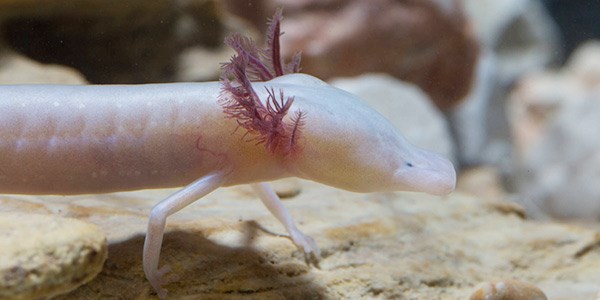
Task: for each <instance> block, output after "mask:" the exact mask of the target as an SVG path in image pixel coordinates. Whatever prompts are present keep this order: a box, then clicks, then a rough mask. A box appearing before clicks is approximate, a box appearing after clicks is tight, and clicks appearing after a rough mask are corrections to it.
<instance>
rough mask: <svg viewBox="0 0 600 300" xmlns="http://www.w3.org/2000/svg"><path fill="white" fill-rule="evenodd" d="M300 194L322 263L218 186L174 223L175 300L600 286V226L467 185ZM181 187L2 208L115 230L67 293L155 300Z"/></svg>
mask: <svg viewBox="0 0 600 300" xmlns="http://www.w3.org/2000/svg"><path fill="white" fill-rule="evenodd" d="M295 189H297V190H299V193H298V194H297V195H296V196H290V197H289V198H286V200H285V201H284V202H285V204H286V206H287V207H288V208H289V209H290V211H291V213H292V214H293V215H294V217H295V218H296V221H297V222H298V226H299V228H300V229H301V230H303V231H304V232H305V233H307V234H309V235H311V236H313V237H314V238H315V239H316V241H317V243H318V244H319V245H320V247H321V250H322V256H323V257H322V259H321V261H320V264H319V268H317V267H314V266H309V265H307V264H306V263H305V260H304V257H303V255H301V253H300V252H298V251H297V250H296V248H295V247H294V246H293V244H292V243H291V241H290V240H289V239H287V238H284V237H281V236H278V235H277V234H279V233H281V234H283V233H284V230H283V228H282V226H281V225H280V224H279V223H277V221H276V220H275V219H274V218H273V217H272V216H270V215H269V213H268V212H267V210H266V208H264V207H263V206H262V204H261V203H260V201H259V200H258V199H257V198H256V197H255V196H254V195H253V194H252V191H251V189H250V188H248V187H245V186H240V187H233V188H227V189H219V190H217V191H215V192H214V193H212V194H210V195H209V196H207V197H206V198H204V199H202V200H200V201H198V202H196V203H194V204H192V205H190V206H189V207H187V208H186V209H184V210H183V211H181V212H179V213H177V214H175V215H174V216H172V217H171V218H169V219H168V221H167V229H168V230H167V233H166V236H165V239H164V242H163V248H162V253H161V265H163V264H169V265H170V266H171V267H172V270H173V271H172V275H173V276H174V278H172V279H173V280H172V281H171V283H169V284H167V285H165V287H166V288H167V289H168V290H169V296H170V299H181V298H185V299H199V298H201V299H248V298H252V299H257V298H260V299H365V298H366V299H468V298H469V295H471V294H472V293H473V292H475V290H476V287H477V285H478V284H479V283H481V282H497V281H498V280H512V279H515V280H521V281H526V282H530V283H532V284H534V285H535V286H537V287H539V288H540V289H541V290H542V291H543V292H544V293H545V294H546V295H547V296H548V299H559V300H561V299H595V298H594V297H595V296H596V293H598V291H600V271H598V270H600V237H599V235H598V234H597V233H596V232H594V231H593V230H588V229H584V228H581V227H576V226H571V225H564V224H558V223H541V222H534V221H529V220H526V219H523V217H522V210H520V209H519V208H518V207H515V206H511V205H504V204H503V203H499V202H492V201H486V200H484V199H478V198H475V197H473V196H468V195H466V194H463V193H461V192H460V191H458V192H455V193H453V194H452V195H450V196H449V197H446V198H439V197H433V196H426V195H421V194H414V193H375V194H356V193H349V192H344V191H340V190H337V189H333V188H329V187H325V186H322V185H318V184H315V183H311V182H306V181H299V185H298V187H297V188H295ZM172 192H174V190H148V191H140V192H129V193H116V194H106V195H83V196H76V197H58V196H52V197H50V196H49V197H40V196H20V197H17V196H3V197H1V198H0V210H8V211H37V212H41V213H58V214H61V215H65V216H69V217H76V218H78V219H82V220H86V221H89V222H92V223H95V224H98V225H99V226H100V227H102V228H103V229H104V230H105V231H106V232H107V233H108V240H109V258H108V260H107V262H106V265H105V268H104V270H103V271H102V272H101V273H100V274H99V275H98V276H97V277H96V278H95V279H94V280H93V281H91V282H90V283H88V284H87V285H85V286H83V287H81V288H79V289H77V290H75V291H73V292H72V293H70V294H68V295H65V296H61V297H59V298H58V299H98V298H119V299H154V298H155V297H156V296H155V294H154V293H153V291H152V289H151V288H150V285H149V284H148V282H147V281H146V279H145V278H144V274H143V271H142V265H141V262H142V244H143V239H144V233H145V229H146V222H147V216H148V214H149V212H150V208H151V207H152V205H154V204H155V203H157V202H158V201H160V200H161V199H164V198H165V197H167V196H168V195H169V194H171V193H172ZM175 277H176V278H175Z"/></svg>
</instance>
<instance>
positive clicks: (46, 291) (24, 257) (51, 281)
mask: <svg viewBox="0 0 600 300" xmlns="http://www.w3.org/2000/svg"><path fill="white" fill-rule="evenodd" d="M106 255H107V243H106V236H105V235H104V233H103V232H102V230H100V228H98V226H95V225H93V224H89V223H86V222H82V221H79V220H74V219H67V218H61V217H58V216H53V215H48V214H31V213H27V212H26V210H25V209H23V210H19V211H11V212H2V213H0V299H7V300H8V299H12V300H15V299H46V298H50V297H53V296H56V295H60V294H64V293H68V292H70V291H72V290H74V289H76V288H77V287H79V286H81V285H82V284H84V283H86V282H88V281H90V280H91V279H92V278H94V277H95V276H96V275H97V274H98V273H99V272H100V270H102V266H103V264H104V261H105V260H106Z"/></svg>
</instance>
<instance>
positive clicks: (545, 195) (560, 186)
mask: <svg viewBox="0 0 600 300" xmlns="http://www.w3.org/2000/svg"><path fill="white" fill-rule="evenodd" d="M599 61H600V46H598V43H595V44H588V45H585V46H582V49H581V50H580V51H578V52H577V53H575V54H574V58H573V60H572V61H571V62H570V63H569V64H568V66H567V67H565V68H564V69H563V70H561V71H559V72H546V73H540V74H534V75H531V76H528V77H527V78H525V79H524V80H522V81H521V82H520V83H519V86H518V88H517V89H516V90H515V92H514V93H513V95H512V97H511V101H510V107H509V108H510V109H509V111H510V112H511V114H510V116H511V125H512V128H513V136H514V137H515V145H516V149H517V156H518V158H517V159H518V164H519V165H520V166H521V167H520V168H519V174H518V175H519V177H518V179H519V186H520V191H521V193H522V196H521V198H522V201H523V203H524V204H525V205H526V207H527V208H528V210H529V211H530V212H532V213H534V214H536V215H537V216H540V217H541V216H544V215H549V216H552V217H559V218H576V219H588V220H596V221H597V220H599V219H600V201H598V199H600V186H599V185H598V184H595V182H598V181H599V180H600V139H598V132H600V118H599V117H598V116H600V101H598V99H600V80H599V78H600V77H599V73H598V70H597V69H595V68H593V67H590V66H594V65H599V63H598V62H599Z"/></svg>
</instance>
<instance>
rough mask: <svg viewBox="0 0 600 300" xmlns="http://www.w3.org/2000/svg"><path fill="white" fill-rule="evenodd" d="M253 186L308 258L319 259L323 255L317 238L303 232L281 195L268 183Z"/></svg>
mask: <svg viewBox="0 0 600 300" xmlns="http://www.w3.org/2000/svg"><path fill="white" fill-rule="evenodd" d="M252 188H253V189H254V191H255V192H256V194H257V195H258V196H259V197H260V200H262V202H263V204H264V205H265V206H266V207H267V209H269V211H270V212H271V214H273V215H274V216H275V218H277V220H279V222H281V224H283V226H284V227H285V229H286V230H287V232H288V233H289V234H290V238H291V239H292V241H293V242H294V244H296V246H297V247H298V248H299V249H300V250H301V251H302V252H304V254H305V255H307V258H308V257H310V256H312V257H314V258H316V259H318V258H319V257H320V256H321V251H320V250H319V246H317V243H315V240H314V239H313V238H311V237H310V236H308V235H306V234H304V233H302V232H301V231H300V230H299V229H298V228H297V227H296V224H295V222H294V219H293V218H292V215H290V213H289V212H288V210H287V209H286V208H285V206H283V203H281V200H280V199H279V196H277V194H275V192H274V191H273V189H272V188H271V186H270V185H269V184H267V183H264V182H261V183H255V184H252Z"/></svg>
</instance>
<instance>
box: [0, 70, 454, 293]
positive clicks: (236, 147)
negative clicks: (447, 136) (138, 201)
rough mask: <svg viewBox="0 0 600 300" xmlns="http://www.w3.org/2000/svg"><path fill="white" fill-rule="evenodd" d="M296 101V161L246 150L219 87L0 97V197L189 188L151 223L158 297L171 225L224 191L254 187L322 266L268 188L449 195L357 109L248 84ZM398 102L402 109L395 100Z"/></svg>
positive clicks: (339, 98)
mask: <svg viewBox="0 0 600 300" xmlns="http://www.w3.org/2000/svg"><path fill="white" fill-rule="evenodd" d="M253 87H254V89H255V90H256V92H257V93H258V94H259V96H260V97H261V99H262V100H263V101H264V99H266V94H267V92H266V90H265V87H269V88H274V89H275V90H276V91H278V90H280V89H281V90H283V91H284V93H285V95H286V96H294V99H295V101H294V103H293V105H292V111H291V112H290V113H289V114H288V115H290V116H293V115H294V111H295V110H302V111H303V112H304V114H305V125H304V126H303V128H302V131H301V132H302V135H301V137H300V139H299V140H298V143H299V145H298V146H299V147H297V149H299V151H297V152H294V153H292V154H290V155H283V154H277V153H276V154H271V153H269V152H268V151H266V149H265V148H264V146H263V145H257V144H256V142H253V141H248V139H250V138H252V136H251V135H248V136H246V137H244V134H245V132H243V130H236V128H237V123H236V121H235V120H232V119H227V118H226V116H225V114H224V113H223V112H222V108H221V106H220V104H219V103H218V101H217V97H218V95H219V93H220V84H219V83H218V82H212V83H177V84H152V85H127V86H125V85H121V86H119V85H104V86H65V85H16V86H0V95H2V97H3V101H1V102H0V136H1V137H2V138H1V139H0V192H2V193H20V194H82V193H104V192H113V191H123V190H134V189H144V188H162V187H176V186H184V185H187V186H186V187H184V188H183V189H182V190H180V191H179V192H177V193H175V194H173V195H172V196H170V197H169V198H167V199H165V200H163V201H162V202H160V203H159V204H157V205H156V206H155V207H154V208H153V209H152V212H151V215H150V220H149V225H148V233H147V235H146V242H145V245H144V271H145V273H146V276H147V278H148V280H149V281H150V283H151V284H152V286H153V287H154V288H155V290H156V291H157V293H158V295H159V296H160V297H165V296H166V291H165V290H164V289H162V288H161V283H162V282H161V280H160V278H161V275H163V274H164V272H165V270H166V269H162V270H159V269H158V262H159V254H160V247H161V244H162V236H163V232H164V227H165V222H166V218H167V217H168V216H169V215H171V214H173V213H175V212H177V211H178V210H180V209H182V208H184V207H185V206H187V205H188V204H190V203H192V202H193V201H195V200H197V199H199V198H201V197H202V196H204V195H206V194H208V193H210V192H211V191H213V190H214V189H216V188H218V187H220V186H228V185H237V184H244V183H252V184H253V188H254V190H255V191H256V193H257V195H258V196H259V197H260V198H261V200H262V201H263V202H264V203H265V205H266V206H267V208H268V209H269V210H270V211H271V212H272V213H273V214H274V215H275V217H276V218H277V219H278V220H279V221H281V222H282V224H283V225H284V226H285V228H286V230H287V231H288V232H289V233H290V237H291V239H292V240H293V241H294V243H295V244H296V245H297V246H298V247H299V248H300V249H301V250H302V251H304V252H305V253H307V254H313V255H316V256H318V254H319V250H318V247H317V246H316V244H315V243H314V241H313V240H312V239H311V238H310V237H308V236H306V235H304V234H303V233H302V232H300V231H299V230H298V229H297V228H296V226H295V223H294V221H293V219H292V217H291V216H290V214H289V213H288V212H287V211H286V209H285V207H284V206H283V205H282V203H281V202H280V200H279V198H278V197H277V196H276V194H275V193H273V191H272V190H271V188H270V187H269V186H268V185H267V184H266V183H262V182H264V181H269V180H274V179H278V178H283V177H289V176H297V177H301V178H305V179H309V180H314V181H317V182H321V183H324V184H327V185H331V186H334V187H338V188H343V189H347V190H351V191H357V192H372V191H400V190H409V191H422V192H428V193H433V194H446V193H449V192H450V191H452V190H453V189H454V185H455V179H456V178H455V177H456V175H455V171H454V168H453V166H452V164H451V163H450V162H449V161H448V160H446V159H444V158H442V157H440V156H438V155H436V154H433V153H430V152H427V151H425V150H422V149H418V148H416V147H414V146H412V145H411V144H409V143H408V142H407V141H406V140H405V139H404V138H402V136H401V135H400V134H399V133H398V132H397V130H396V129H395V128H394V127H393V126H392V125H391V124H390V123H389V122H388V121H387V120H385V119H384V118H383V117H382V116H381V115H380V114H378V113H377V112H375V111H374V110H373V109H371V108H370V107H368V106H367V105H366V104H365V103H363V102H362V101H361V100H360V99H357V98H356V97H355V96H353V95H351V94H349V93H346V92H344V91H342V90H339V89H337V88H334V87H331V86H329V85H327V84H326V83H324V82H322V81H320V80H319V79H316V78H314V77H311V76H308V75H303V74H291V75H285V76H281V77H278V78H276V79H274V80H271V81H268V82H257V83H253ZM390 101H401V99H390Z"/></svg>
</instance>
